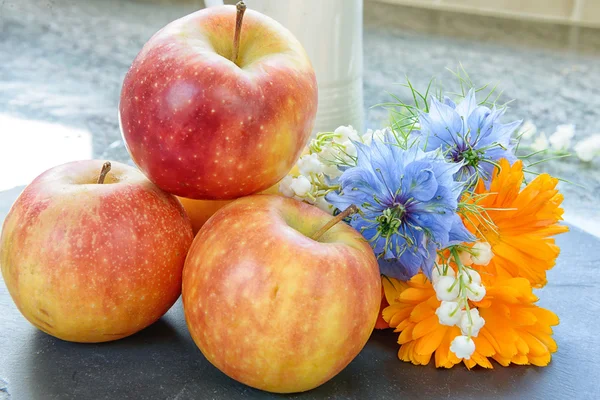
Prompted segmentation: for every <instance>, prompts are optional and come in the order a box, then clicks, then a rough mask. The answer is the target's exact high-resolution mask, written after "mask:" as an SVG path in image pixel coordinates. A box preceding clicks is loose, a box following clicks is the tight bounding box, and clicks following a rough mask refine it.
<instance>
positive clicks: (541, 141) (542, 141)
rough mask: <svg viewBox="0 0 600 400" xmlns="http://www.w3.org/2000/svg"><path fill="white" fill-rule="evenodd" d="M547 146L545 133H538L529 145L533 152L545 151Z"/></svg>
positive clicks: (548, 144)
mask: <svg viewBox="0 0 600 400" xmlns="http://www.w3.org/2000/svg"><path fill="white" fill-rule="evenodd" d="M549 146H550V143H548V138H547V137H546V134H545V133H540V135H539V136H538V137H537V139H535V140H534V142H533V143H532V144H531V148H532V149H533V151H542V150H547V149H548V147H549Z"/></svg>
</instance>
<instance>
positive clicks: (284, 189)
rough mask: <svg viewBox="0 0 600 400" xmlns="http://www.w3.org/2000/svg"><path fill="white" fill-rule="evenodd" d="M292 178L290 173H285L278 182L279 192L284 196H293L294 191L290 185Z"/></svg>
mask: <svg viewBox="0 0 600 400" xmlns="http://www.w3.org/2000/svg"><path fill="white" fill-rule="evenodd" d="M293 180H294V178H293V177H292V176H291V175H286V176H285V177H284V178H283V179H282V180H281V182H279V193H281V194H282V195H284V196H285V197H294V194H295V193H294V191H293V190H292V188H291V187H290V185H291V184H292V182H293Z"/></svg>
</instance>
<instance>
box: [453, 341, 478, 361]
mask: <svg viewBox="0 0 600 400" xmlns="http://www.w3.org/2000/svg"><path fill="white" fill-rule="evenodd" d="M450 351H451V352H453V353H454V354H456V357H458V358H464V359H465V360H469V359H470V358H471V355H473V353H474V352H475V342H474V341H473V339H471V338H470V337H468V336H457V337H455V338H454V340H453V341H452V343H450Z"/></svg>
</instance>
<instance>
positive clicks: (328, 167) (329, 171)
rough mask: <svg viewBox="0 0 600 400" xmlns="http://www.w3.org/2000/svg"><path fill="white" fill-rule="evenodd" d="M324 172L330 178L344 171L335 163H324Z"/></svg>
mask: <svg viewBox="0 0 600 400" xmlns="http://www.w3.org/2000/svg"><path fill="white" fill-rule="evenodd" d="M323 173H324V174H325V175H327V176H328V177H330V178H337V177H338V176H340V175H342V171H340V170H339V168H338V167H336V166H335V165H333V164H323Z"/></svg>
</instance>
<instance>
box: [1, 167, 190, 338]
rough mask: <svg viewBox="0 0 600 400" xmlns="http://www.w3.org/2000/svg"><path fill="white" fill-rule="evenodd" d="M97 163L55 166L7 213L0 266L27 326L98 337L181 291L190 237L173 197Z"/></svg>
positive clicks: (132, 172) (132, 328)
mask: <svg viewBox="0 0 600 400" xmlns="http://www.w3.org/2000/svg"><path fill="white" fill-rule="evenodd" d="M102 165H103V164H102V161H97V160H90V161H78V162H72V163H68V164H64V165H60V166H57V167H54V168H52V169H50V170H48V171H46V172H44V173H43V174H42V175H40V176H39V177H37V178H36V179H35V180H34V181H33V182H32V183H31V184H30V185H29V186H27V187H26V188H25V190H24V191H23V193H22V194H21V195H20V196H19V198H18V199H17V201H16V202H15V203H14V205H13V206H12V208H11V210H10V212H9V213H8V215H7V216H6V219H5V221H4V226H3V229H2V236H1V237H0V264H1V266H2V276H3V277H4V281H5V283H6V287H7V288H8V291H9V293H10V295H11V296H12V298H13V300H14V302H15V303H16V305H17V307H18V309H19V310H20V311H21V313H22V314H23V315H24V316H25V318H27V319H28V320H29V322H31V323H32V324H33V325H35V326H36V327H38V328H39V329H41V330H42V331H44V332H46V333H48V334H50V335H52V336H55V337H58V338H60V339H63V340H68V341H74V342H105V341H110V340H115V339H120V338H122V337H125V336H128V335H131V334H133V333H135V332H137V331H139V330H141V329H143V328H145V327H146V326H148V325H150V324H152V323H153V322H155V321H156V320H157V319H159V318H160V317H161V316H162V315H163V314H164V313H165V312H167V310H168V309H169V308H170V307H171V306H172V305H173V303H174V302H175V301H176V300H177V298H178V297H179V295H180V293H181V276H182V270H183V265H184V261H185V257H186V254H187V251H188V248H189V246H190V244H191V242H192V238H193V236H192V228H191V224H190V221H189V219H188V218H187V216H186V215H185V212H184V210H183V208H182V206H181V204H180V203H179V201H178V200H177V199H176V198H175V196H172V195H170V194H167V193H165V192H164V191H162V190H161V189H159V188H158V187H157V186H155V185H154V184H153V183H152V182H150V181H149V180H148V179H147V178H146V177H145V176H144V175H143V174H142V173H141V172H140V171H138V170H137V169H135V168H133V167H129V166H127V165H124V164H120V163H116V162H115V163H113V164H112V170H111V171H110V172H108V174H107V175H106V178H105V179H104V182H103V183H97V179H98V175H99V172H100V171H101V168H102Z"/></svg>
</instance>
